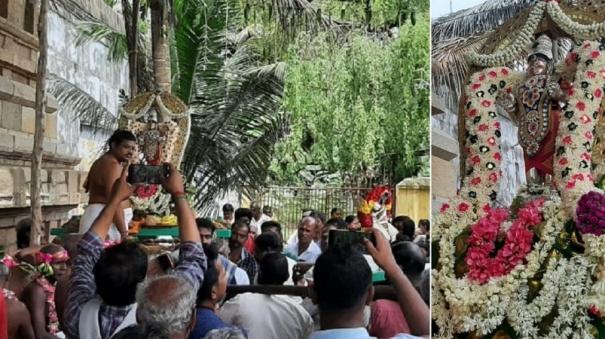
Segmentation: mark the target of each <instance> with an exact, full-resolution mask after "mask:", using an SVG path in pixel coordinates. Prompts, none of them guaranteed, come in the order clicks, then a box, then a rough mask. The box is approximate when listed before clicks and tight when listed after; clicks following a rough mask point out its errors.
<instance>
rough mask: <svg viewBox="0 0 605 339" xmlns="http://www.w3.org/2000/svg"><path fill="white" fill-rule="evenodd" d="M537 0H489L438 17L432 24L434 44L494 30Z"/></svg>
mask: <svg viewBox="0 0 605 339" xmlns="http://www.w3.org/2000/svg"><path fill="white" fill-rule="evenodd" d="M537 2H538V0H488V1H486V2H484V3H482V4H480V5H477V6H475V7H471V8H468V9H463V10H460V11H457V12H455V13H452V14H450V15H447V16H443V17H440V18H437V19H435V20H434V21H433V24H432V40H433V44H435V43H436V42H439V41H443V40H448V39H452V38H455V37H470V36H475V35H478V34H482V33H485V32H488V31H492V30H494V29H496V28H497V27H498V26H500V25H502V24H503V23H504V22H505V21H507V20H509V19H510V18H512V17H514V16H515V15H517V14H518V13H520V12H521V11H523V10H524V9H526V8H528V7H530V6H531V5H533V4H535V3H537Z"/></svg>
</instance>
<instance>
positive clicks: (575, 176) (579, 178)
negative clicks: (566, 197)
mask: <svg viewBox="0 0 605 339" xmlns="http://www.w3.org/2000/svg"><path fill="white" fill-rule="evenodd" d="M572 178H574V179H575V180H580V181H583V180H584V176H583V175H582V173H578V174H574V176H573V177H572Z"/></svg>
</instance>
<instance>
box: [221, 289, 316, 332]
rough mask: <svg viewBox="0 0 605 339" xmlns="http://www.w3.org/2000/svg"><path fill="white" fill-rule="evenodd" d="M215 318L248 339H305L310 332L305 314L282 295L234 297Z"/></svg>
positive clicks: (288, 297) (292, 299)
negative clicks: (241, 329) (236, 328)
mask: <svg viewBox="0 0 605 339" xmlns="http://www.w3.org/2000/svg"><path fill="white" fill-rule="evenodd" d="M219 317H220V318H221V319H222V320H223V321H224V322H226V323H228V324H233V325H236V326H239V327H241V328H243V329H244V330H245V331H246V332H247V333H248V338H263V339H286V338H287V339H306V338H308V337H309V336H310V335H311V333H312V332H313V319H312V318H311V316H310V315H309V313H308V312H307V311H306V310H305V309H304V308H303V307H302V306H301V305H300V303H299V302H298V301H297V300H296V299H295V298H292V297H290V296H286V295H265V294H259V293H242V294H238V295H236V296H235V297H233V298H232V299H230V300H228V301H227V302H226V303H225V304H224V305H223V306H222V307H221V309H220V310H219Z"/></svg>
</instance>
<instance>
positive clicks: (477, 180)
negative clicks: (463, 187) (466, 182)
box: [471, 177, 481, 185]
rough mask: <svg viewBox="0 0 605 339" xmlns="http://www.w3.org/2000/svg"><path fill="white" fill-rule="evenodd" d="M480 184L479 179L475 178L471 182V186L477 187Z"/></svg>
mask: <svg viewBox="0 0 605 339" xmlns="http://www.w3.org/2000/svg"><path fill="white" fill-rule="evenodd" d="M480 183H481V178H479V177H475V178H473V179H472V180H471V185H479V184H480Z"/></svg>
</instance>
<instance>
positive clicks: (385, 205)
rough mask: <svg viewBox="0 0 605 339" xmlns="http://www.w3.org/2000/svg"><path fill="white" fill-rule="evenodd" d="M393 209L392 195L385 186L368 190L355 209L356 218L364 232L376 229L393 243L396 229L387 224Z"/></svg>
mask: <svg viewBox="0 0 605 339" xmlns="http://www.w3.org/2000/svg"><path fill="white" fill-rule="evenodd" d="M392 208H393V194H392V193H391V190H390V189H389V188H388V187H386V186H377V187H374V188H373V189H372V190H370V191H369V192H368V193H367V194H366V196H365V197H364V199H363V200H361V201H360V202H359V205H358V208H357V218H358V219H359V223H360V224H361V227H362V229H363V230H365V231H369V230H371V229H372V228H376V229H378V230H379V231H380V232H382V234H383V235H384V236H385V238H387V239H389V241H395V237H396V236H397V232H398V231H397V229H396V228H395V227H394V226H393V225H391V224H390V223H389V218H390V217H391V213H392Z"/></svg>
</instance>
